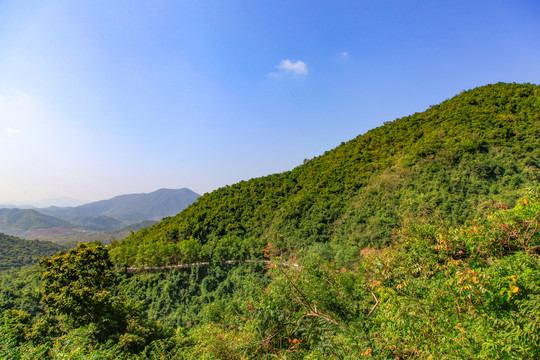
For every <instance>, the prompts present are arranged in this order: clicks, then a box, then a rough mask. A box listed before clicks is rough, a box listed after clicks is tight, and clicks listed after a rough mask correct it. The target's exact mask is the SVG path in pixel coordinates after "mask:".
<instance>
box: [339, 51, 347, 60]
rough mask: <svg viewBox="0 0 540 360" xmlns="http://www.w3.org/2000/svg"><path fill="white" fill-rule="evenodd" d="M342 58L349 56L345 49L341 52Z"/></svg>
mask: <svg viewBox="0 0 540 360" xmlns="http://www.w3.org/2000/svg"><path fill="white" fill-rule="evenodd" d="M339 55H340V56H341V57H342V58H344V59H347V58H348V57H349V53H348V52H347V51H343V52H342V53H341V54H339Z"/></svg>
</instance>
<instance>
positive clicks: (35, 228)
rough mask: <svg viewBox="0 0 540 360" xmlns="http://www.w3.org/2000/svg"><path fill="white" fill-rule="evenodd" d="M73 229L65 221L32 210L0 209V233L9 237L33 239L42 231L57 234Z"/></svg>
mask: <svg viewBox="0 0 540 360" xmlns="http://www.w3.org/2000/svg"><path fill="white" fill-rule="evenodd" d="M74 228H75V226H74V225H73V224H71V223H69V222H67V221H65V220H61V219H58V218H56V217H54V216H49V215H45V214H42V213H40V212H38V211H36V210H33V209H0V231H1V232H4V233H7V234H10V235H15V236H23V237H33V236H36V235H37V234H38V233H39V232H40V230H42V229H49V230H50V232H57V233H72V232H74V231H73V229H74ZM51 229H52V230H51Z"/></svg>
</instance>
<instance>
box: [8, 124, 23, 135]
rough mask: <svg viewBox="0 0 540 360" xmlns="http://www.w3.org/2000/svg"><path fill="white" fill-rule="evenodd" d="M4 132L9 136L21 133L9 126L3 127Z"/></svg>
mask: <svg viewBox="0 0 540 360" xmlns="http://www.w3.org/2000/svg"><path fill="white" fill-rule="evenodd" d="M4 132H5V133H6V134H9V135H17V134H20V133H21V130H19V129H15V128H12V127H11V126H9V125H6V126H5V127H4Z"/></svg>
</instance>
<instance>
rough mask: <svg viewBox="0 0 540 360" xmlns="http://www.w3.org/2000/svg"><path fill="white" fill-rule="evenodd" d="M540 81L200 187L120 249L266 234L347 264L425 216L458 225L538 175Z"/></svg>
mask: <svg viewBox="0 0 540 360" xmlns="http://www.w3.org/2000/svg"><path fill="white" fill-rule="evenodd" d="M539 97H540V87H539V86H537V85H532V84H504V83H498V84H494V85H487V86H483V87H480V88H476V89H473V90H469V91H464V92H463V93H461V94H459V95H457V96H455V97H454V98H452V99H449V100H447V101H444V102H442V103H441V104H439V105H435V106H432V107H430V108H429V109H428V110H426V111H424V112H422V113H416V114H413V115H411V116H407V117H404V118H401V119H397V120H395V121H393V122H388V123H386V124H385V125H383V126H381V127H378V128H376V129H373V130H371V131H368V132H367V133H366V134H363V135H360V136H358V137H356V138H355V139H353V140H351V141H349V142H347V143H343V144H341V145H340V146H338V147H337V148H335V149H333V150H330V151H327V152H326V153H325V154H324V155H322V156H319V157H316V158H314V159H312V160H309V161H307V162H306V163H305V164H303V165H300V166H298V167H296V168H295V169H293V170H292V171H288V172H284V173H280V174H274V175H270V176H266V177H262V178H256V179H251V180H249V181H243V182H240V183H238V184H235V185H232V186H226V187H224V188H221V189H218V190H216V191H214V192H212V193H209V194H205V195H204V196H202V197H201V198H199V199H198V201H197V202H195V203H194V204H192V205H191V206H190V207H188V208H187V209H186V210H184V211H183V212H181V213H180V214H178V215H176V216H175V217H171V218H167V219H165V220H164V221H162V222H160V223H158V224H156V225H155V226H153V227H150V228H147V229H144V230H141V231H139V232H137V233H136V234H134V235H132V236H130V237H128V238H127V239H126V240H124V241H123V242H122V244H121V245H119V246H118V244H116V245H115V246H116V248H115V249H114V251H113V253H112V254H113V257H114V259H115V260H116V261H118V262H120V263H124V264H126V265H143V264H146V265H162V264H166V263H177V262H185V261H193V260H200V259H205V260H207V259H210V258H216V257H221V258H223V259H225V258H226V259H238V258H248V257H250V256H252V255H253V254H254V253H257V254H260V249H261V248H262V246H264V245H265V244H268V243H271V244H273V245H275V246H277V247H280V248H283V249H284V250H287V251H289V252H295V251H296V252H298V251H305V252H307V253H316V254H319V255H324V256H326V257H328V258H329V259H333V260H335V261H338V262H340V263H342V264H346V263H348V262H350V261H353V259H355V258H356V256H357V255H358V254H359V252H360V250H361V249H362V248H364V247H367V246H370V247H377V248H380V247H382V246H385V245H388V244H389V243H391V241H392V240H391V239H392V233H393V231H394V230H395V229H396V228H398V227H399V226H401V225H403V224H405V223H406V222H407V221H413V220H414V219H416V218H417V217H418V216H427V217H439V218H441V219H444V221H445V223H446V224H448V225H459V224H463V223H464V221H465V220H466V219H471V218H473V217H474V216H475V214H476V213H477V210H476V207H478V206H481V207H490V206H491V207H493V206H495V205H496V204H503V205H504V206H513V204H514V203H515V201H516V199H517V198H518V197H519V195H520V194H521V193H522V191H523V189H525V188H527V187H529V186H531V185H532V184H534V183H535V182H536V181H537V180H538V178H539V176H540V172H539V164H540V163H539V161H540V148H539V146H538V145H539V144H538V142H539V139H540V122H539V121H538V119H539V118H540V99H539Z"/></svg>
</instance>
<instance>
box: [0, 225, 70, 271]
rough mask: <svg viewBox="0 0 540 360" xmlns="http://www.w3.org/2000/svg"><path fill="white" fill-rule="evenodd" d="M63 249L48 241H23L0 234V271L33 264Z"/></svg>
mask: <svg viewBox="0 0 540 360" xmlns="http://www.w3.org/2000/svg"><path fill="white" fill-rule="evenodd" d="M61 250H65V248H64V247H63V246H61V245H58V244H53V243H51V242H48V241H38V240H23V239H19V238H16V237H14V236H10V235H6V234H2V233H0V271H1V270H7V269H10V268H16V267H21V266H25V265H30V264H35V263H36V262H37V261H38V260H40V259H41V258H43V257H45V256H51V255H53V254H55V253H57V252H58V251H61Z"/></svg>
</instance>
